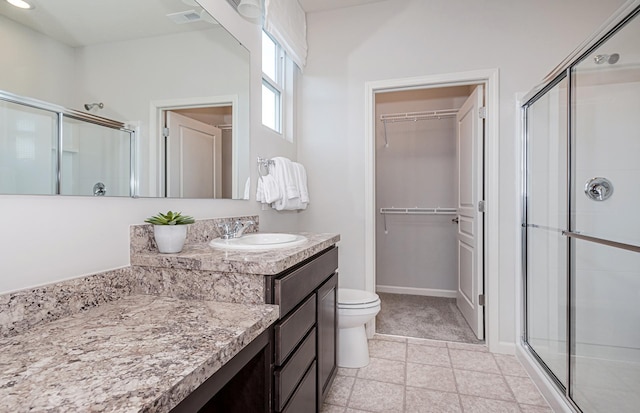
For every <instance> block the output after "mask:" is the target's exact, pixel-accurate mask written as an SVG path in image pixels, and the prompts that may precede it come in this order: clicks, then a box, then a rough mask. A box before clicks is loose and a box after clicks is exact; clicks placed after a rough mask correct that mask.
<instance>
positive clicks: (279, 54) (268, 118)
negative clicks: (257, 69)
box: [262, 31, 285, 134]
mask: <svg viewBox="0 0 640 413" xmlns="http://www.w3.org/2000/svg"><path fill="white" fill-rule="evenodd" d="M284 65H285V53H284V51H283V50H282V48H281V47H280V45H278V44H277V43H276V42H275V41H274V40H273V39H272V38H271V37H269V35H268V34H267V33H265V32H264V31H263V32H262V124H263V125H265V126H266V127H268V128H270V129H272V130H274V131H275V132H277V133H280V134H282V133H283V130H282V129H283V128H282V125H283V119H282V118H283V116H282V108H283V106H284V102H283V100H284V99H283V96H284V93H283V91H284V84H285V67H284Z"/></svg>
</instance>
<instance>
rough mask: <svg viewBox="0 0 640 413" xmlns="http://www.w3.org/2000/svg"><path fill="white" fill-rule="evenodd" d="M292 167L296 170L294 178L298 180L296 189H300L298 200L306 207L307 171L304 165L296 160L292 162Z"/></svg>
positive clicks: (307, 193) (307, 192)
mask: <svg viewBox="0 0 640 413" xmlns="http://www.w3.org/2000/svg"><path fill="white" fill-rule="evenodd" d="M293 167H294V168H295V170H296V179H297V181H298V190H299V191H300V202H302V203H303V204H305V205H304V207H305V208H306V204H308V203H309V189H308V188H307V171H306V170H305V169H304V166H302V164H300V163H298V162H293Z"/></svg>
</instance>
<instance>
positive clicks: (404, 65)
mask: <svg viewBox="0 0 640 413" xmlns="http://www.w3.org/2000/svg"><path fill="white" fill-rule="evenodd" d="M622 3H623V2H622V1H621V0H607V1H598V0H588V1H584V0H568V1H564V2H557V1H553V0H540V1H536V2H506V1H501V0H486V1H482V2H479V1H456V2H452V1H448V0H429V1H425V0H406V1H393V0H389V1H382V2H377V3H373V4H370V5H364V6H357V7H349V8H343V9H338V10H334V11H327V12H317V13H311V14H309V15H308V16H307V25H308V27H307V30H308V40H309V56H308V64H307V67H306V68H305V72H304V77H303V82H302V92H301V93H302V103H301V104H302V110H301V116H300V128H301V132H302V136H303V137H304V139H302V140H301V141H300V142H299V145H298V152H299V160H300V161H301V162H302V163H304V164H305V165H307V167H308V168H309V169H311V170H314V169H315V170H322V171H323V173H315V174H310V176H309V186H310V189H311V190H313V191H314V193H315V194H316V195H315V197H314V203H313V204H311V205H310V206H309V209H308V213H307V214H305V215H303V216H301V227H302V228H303V229H308V230H322V231H336V232H340V233H341V234H342V241H341V249H340V270H341V273H340V274H341V279H340V283H341V285H342V286H347V287H354V288H363V287H364V279H365V278H364V274H363V271H364V267H365V263H364V245H365V242H364V225H365V223H364V213H363V208H364V204H365V203H364V192H365V188H364V185H363V184H364V173H365V172H364V159H365V153H364V129H365V124H364V118H365V116H364V108H365V96H364V90H365V89H364V85H365V82H371V81H376V80H383V79H395V78H404V77H412V76H425V75H432V74H442V73H453V72H464V71H469V70H478V69H487V68H499V69H500V164H499V170H500V188H499V189H500V205H499V208H500V217H501V222H500V225H499V228H491V229H490V230H494V231H495V230H497V231H499V236H500V251H499V254H500V265H499V271H500V274H499V279H500V296H499V297H489V298H488V299H489V300H496V299H497V300H499V302H500V308H501V314H500V325H499V326H493V328H496V327H498V328H499V337H500V341H501V342H505V343H513V342H514V339H515V334H514V333H515V316H514V314H515V300H514V297H515V294H516V291H515V285H514V280H515V275H516V273H517V271H518V269H517V268H516V264H517V263H516V262H515V260H516V258H515V257H516V255H517V254H516V248H518V247H519V246H518V245H516V234H517V231H518V225H519V212H518V210H517V207H516V206H517V199H518V196H519V193H518V192H517V182H518V179H519V170H518V163H519V162H518V159H519V154H518V153H517V148H518V147H517V142H518V139H519V136H517V135H516V133H515V122H516V116H518V114H516V113H515V94H516V93H517V92H526V91H528V90H529V89H530V88H531V87H532V86H534V85H535V84H537V83H539V81H540V80H541V79H542V78H543V76H544V75H545V74H546V73H547V72H548V71H549V70H551V69H552V68H553V67H554V66H555V65H556V64H557V63H558V62H560V61H561V60H562V59H563V58H564V57H565V56H566V55H567V54H568V53H569V52H571V51H572V50H573V49H574V48H575V47H576V46H577V45H578V44H580V43H581V42H582V41H583V40H584V39H585V38H586V37H587V36H588V35H590V34H591V33H592V32H593V31H594V30H596V29H597V28H598V26H599V25H600V24H601V23H602V22H603V21H604V20H605V19H606V18H607V17H608V16H609V15H610V14H611V13H613V12H614V11H615V10H616V9H617V8H618V7H619V6H620V5H621V4H622ZM488 207H489V208H495V207H497V206H495V205H489V206H488Z"/></svg>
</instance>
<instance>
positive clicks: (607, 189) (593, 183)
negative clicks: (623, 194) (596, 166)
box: [584, 177, 613, 201]
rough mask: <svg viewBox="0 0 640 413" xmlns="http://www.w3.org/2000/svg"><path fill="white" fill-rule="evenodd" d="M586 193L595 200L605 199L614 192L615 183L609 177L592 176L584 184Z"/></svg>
mask: <svg viewBox="0 0 640 413" xmlns="http://www.w3.org/2000/svg"><path fill="white" fill-rule="evenodd" d="M584 193H585V194H586V195H587V196H588V197H589V199H593V200H594V201H605V200H607V199H609V197H611V195H612V194H613V184H612V183H611V181H609V180H608V179H607V178H600V177H598V178H591V179H589V180H588V181H587V182H586V183H585V185H584Z"/></svg>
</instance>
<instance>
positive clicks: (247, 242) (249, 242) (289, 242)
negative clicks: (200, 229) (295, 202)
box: [209, 232, 307, 250]
mask: <svg viewBox="0 0 640 413" xmlns="http://www.w3.org/2000/svg"><path fill="white" fill-rule="evenodd" d="M305 242H307V237H305V236H304V235H297V234H279V233H266V232H265V233H261V232H257V233H255V234H245V235H243V236H241V237H240V238H231V239H222V238H216V239H214V240H212V241H211V242H210V243H209V245H210V246H212V247H214V248H222V249H230V250H269V249H276V248H291V247H295V246H298V245H301V244H304V243H305Z"/></svg>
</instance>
